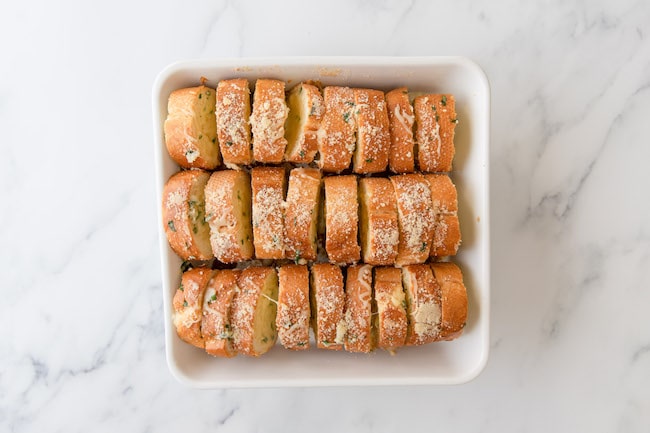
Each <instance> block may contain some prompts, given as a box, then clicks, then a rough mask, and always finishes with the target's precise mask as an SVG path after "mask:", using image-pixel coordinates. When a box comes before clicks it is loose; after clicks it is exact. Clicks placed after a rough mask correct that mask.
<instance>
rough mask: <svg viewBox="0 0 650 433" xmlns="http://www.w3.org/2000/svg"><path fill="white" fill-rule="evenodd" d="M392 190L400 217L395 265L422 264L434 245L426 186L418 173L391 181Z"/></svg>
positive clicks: (432, 215) (394, 177)
mask: <svg viewBox="0 0 650 433" xmlns="http://www.w3.org/2000/svg"><path fill="white" fill-rule="evenodd" d="M390 180H391V182H392V183H393V187H394V189H395V197H396V200H397V210H398V217H399V247H398V253H397V258H396V259H395V264H396V265H397V266H399V267H401V266H404V265H410V264H414V263H424V262H425V261H426V259H427V258H428V257H429V251H430V249H431V243H432V241H433V232H434V220H435V215H434V212H433V203H432V201H431V189H430V187H429V182H427V180H426V179H425V177H424V176H423V175H421V174H419V173H411V174H402V175H398V176H392V177H391V178H390Z"/></svg>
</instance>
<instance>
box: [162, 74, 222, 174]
mask: <svg viewBox="0 0 650 433" xmlns="http://www.w3.org/2000/svg"><path fill="white" fill-rule="evenodd" d="M215 95H216V91H215V90H214V89H211V88H209V87H206V86H199V87H190V88H186V89H179V90H176V91H174V92H172V94H171V95H169V100H168V102H167V113H168V114H167V119H166V120H165V126H164V129H165V145H166V146H167V151H168V152H169V156H171V157H172V159H173V160H174V161H176V163H177V164H178V165H180V166H181V167H183V168H203V169H206V170H213V169H214V168H216V167H218V166H219V164H221V154H220V153H219V145H218V144H217V124H216V118H215V114H214V107H215Z"/></svg>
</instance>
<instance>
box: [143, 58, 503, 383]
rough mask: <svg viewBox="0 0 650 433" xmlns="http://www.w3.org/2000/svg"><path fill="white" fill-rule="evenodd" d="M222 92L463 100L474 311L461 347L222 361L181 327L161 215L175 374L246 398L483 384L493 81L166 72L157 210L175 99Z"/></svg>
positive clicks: (192, 64) (221, 62)
mask: <svg viewBox="0 0 650 433" xmlns="http://www.w3.org/2000/svg"><path fill="white" fill-rule="evenodd" d="M201 77H205V78H207V80H208V81H207V85H209V86H212V87H214V86H216V84H217V82H218V81H219V80H221V79H225V78H233V77H245V78H248V79H249V80H251V82H254V80H255V79H256V78H261V77H265V78H276V79H282V80H285V81H286V82H287V83H288V86H287V87H288V88H290V87H291V86H292V85H293V84H295V83H298V82H300V81H301V80H308V79H312V80H319V81H321V82H322V83H323V84H324V85H344V86H357V87H370V88H376V89H382V90H385V91H388V90H391V89H392V88H395V87H398V86H407V87H408V88H409V89H410V90H411V91H422V92H433V93H435V92H438V93H453V94H454V95H455V97H456V110H457V113H458V118H459V124H458V126H457V129H456V140H455V143H456V156H455V159H454V171H453V173H452V174H451V176H452V179H453V180H454V182H455V184H456V186H457V188H458V197H459V212H458V213H459V217H460V223H461V229H462V233H463V243H462V245H461V248H460V251H459V254H458V255H457V256H456V257H455V258H454V261H455V262H456V263H458V264H459V266H461V268H462V270H463V273H464V278H465V284H466V286H467V289H468V297H469V311H468V320H467V326H466V328H465V332H464V334H463V335H462V336H461V337H460V338H458V339H457V340H454V341H451V342H439V343H433V344H429V345H426V346H421V347H407V348H404V349H402V350H399V351H398V352H397V354H396V355H395V356H391V355H390V354H389V353H387V352H384V351H382V350H378V351H376V352H375V353H372V354H369V355H363V354H350V353H345V352H331V351H326V350H318V349H315V348H312V349H310V350H308V351H303V352H293V351H288V350H284V349H282V348H281V347H279V346H278V347H275V348H274V349H272V350H271V351H270V352H269V353H267V354H265V355H264V356H262V357H260V358H258V359H252V358H246V357H243V356H239V357H236V358H233V359H217V358H213V357H211V356H209V355H207V354H206V353H204V352H203V351H201V350H200V349H197V348H195V347H193V346H190V345H188V344H186V343H184V342H183V341H181V340H180V339H179V338H178V337H177V335H176V332H175V330H174V328H173V325H172V321H171V302H172V296H173V294H174V291H175V290H176V288H177V287H178V285H179V281H180V265H181V260H180V259H179V258H178V257H177V256H176V255H175V254H174V253H173V252H172V250H171V249H170V248H169V246H168V244H167V240H166V237H165V233H164V230H163V225H162V222H161V213H160V207H159V212H158V220H159V221H158V223H159V224H158V231H159V237H160V252H161V262H162V263H161V264H162V290H163V303H164V315H165V317H164V322H165V342H166V352H167V361H168V364H169V368H170V370H171V372H172V374H173V375H174V376H175V377H176V378H177V379H178V380H179V381H180V382H182V383H184V384H186V385H189V386H192V387H196V388H230V387H236V388H243V387H284V386H331V385H425V384H427V385H434V384H457V383H463V382H467V381H469V380H472V379H473V378H474V377H476V376H477V375H478V374H479V373H480V372H481V370H482V369H483V368H484V366H485V364H486V362H487V358H488V349H489V328H490V257H489V254H490V243H489V233H490V231H489V227H490V225H489V196H488V194H489V120H490V92H489V85H488V81H487V78H486V76H485V74H484V72H483V71H482V70H481V69H480V67H479V66H477V65H476V64H475V63H473V62H472V61H470V60H468V59H466V58H462V57H294V58H263V59H260V58H257V59H245V58H239V59H215V60H196V61H186V62H180V63H175V64H173V65H170V66H168V67H167V68H165V69H164V70H163V71H162V72H161V73H160V74H159V75H158V77H157V79H156V81H155V84H154V87H153V120H154V125H153V126H154V138H155V140H154V141H155V143H154V144H155V164H156V185H157V200H156V201H157V203H160V202H161V193H162V188H163V185H164V183H165V181H166V180H167V179H168V178H169V177H170V176H171V175H172V174H173V173H175V172H176V171H178V170H179V168H178V166H177V165H176V164H175V163H174V162H173V161H172V159H171V158H170V157H169V156H168V155H167V152H166V149H165V142H164V136H163V122H164V120H165V117H166V115H167V98H168V97H169V94H170V93H171V92H172V91H173V90H175V89H179V88H182V87H189V86H196V85H199V83H200V79H201Z"/></svg>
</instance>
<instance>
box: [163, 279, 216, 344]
mask: <svg viewBox="0 0 650 433" xmlns="http://www.w3.org/2000/svg"><path fill="white" fill-rule="evenodd" d="M213 274H214V271H212V270H210V269H208V268H194V269H190V270H188V271H186V272H184V273H183V275H182V277H181V284H180V286H179V287H178V289H177V290H176V294H175V295H174V299H173V300H172V305H173V307H174V313H173V315H172V322H173V323H174V326H175V327H176V333H177V334H178V336H179V337H180V338H181V340H183V341H185V342H187V343H190V344H191V345H193V346H196V347H200V348H204V347H205V342H204V340H203V336H202V334H201V318H202V313H201V312H202V309H203V295H204V294H205V289H206V288H207V286H208V282H209V281H210V278H212V275H213Z"/></svg>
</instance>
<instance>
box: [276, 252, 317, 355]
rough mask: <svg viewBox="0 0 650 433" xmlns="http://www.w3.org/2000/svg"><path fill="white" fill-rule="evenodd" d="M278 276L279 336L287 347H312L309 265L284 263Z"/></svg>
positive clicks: (302, 348) (277, 323)
mask: <svg viewBox="0 0 650 433" xmlns="http://www.w3.org/2000/svg"><path fill="white" fill-rule="evenodd" d="M278 280H279V287H278V315H277V318H276V319H275V327H276V329H277V330H278V339H279V340H280V343H281V344H282V346H284V347H285V348H287V349H291V350H305V349H309V324H310V323H309V321H310V318H311V309H310V307H309V269H307V266H305V265H284V266H281V267H280V269H279V270H278Z"/></svg>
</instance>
